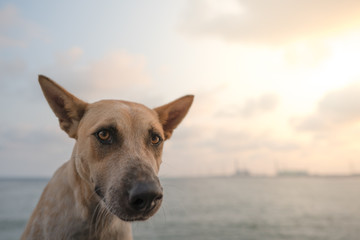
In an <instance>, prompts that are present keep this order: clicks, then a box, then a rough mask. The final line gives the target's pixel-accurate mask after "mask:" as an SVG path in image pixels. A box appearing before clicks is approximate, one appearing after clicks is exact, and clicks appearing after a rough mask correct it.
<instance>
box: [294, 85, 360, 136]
mask: <svg viewBox="0 0 360 240" xmlns="http://www.w3.org/2000/svg"><path fill="white" fill-rule="evenodd" d="M358 122H360V82H355V83H352V84H350V85H348V86H345V87H344V88H341V89H338V90H334V91H331V92H328V93H327V94H325V95H324V96H323V97H322V99H320V101H319V102H318V104H317V108H316V110H315V112H314V113H312V114H310V115H309V116H306V117H304V118H302V119H295V120H294V121H293V124H294V125H295V126H296V128H297V129H298V130H302V131H314V132H317V131H322V130H331V129H336V128H340V127H342V126H347V125H351V124H354V123H358Z"/></svg>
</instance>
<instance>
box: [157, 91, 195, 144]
mask: <svg viewBox="0 0 360 240" xmlns="http://www.w3.org/2000/svg"><path fill="white" fill-rule="evenodd" d="M193 100H194V96H193V95H187V96H184V97H182V98H179V99H177V100H175V101H172V102H171V103H168V104H166V105H163V106H161V107H157V108H155V109H154V110H155V112H157V114H158V116H159V119H160V123H161V124H162V126H163V129H164V133H165V139H169V138H170V137H171V134H172V132H173V130H174V129H175V128H176V127H177V126H178V125H179V123H180V122H181V121H182V120H183V119H184V117H185V116H186V114H187V113H188V111H189V109H190V107H191V104H192V102H193Z"/></svg>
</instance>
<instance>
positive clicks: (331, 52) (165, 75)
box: [0, 0, 360, 177]
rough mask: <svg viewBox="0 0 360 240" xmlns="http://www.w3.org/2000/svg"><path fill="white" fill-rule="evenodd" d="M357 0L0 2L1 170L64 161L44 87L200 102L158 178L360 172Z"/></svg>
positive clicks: (20, 171) (45, 168)
mask: <svg viewBox="0 0 360 240" xmlns="http://www.w3.org/2000/svg"><path fill="white" fill-rule="evenodd" d="M359 12H360V1H357V0H344V1H334V0H326V1H325V0H318V1H310V0H292V1H280V0H269V1H264V0H263V1H260V0H226V1H217V0H188V1H186V0H172V1H164V0H153V1H145V0H134V1H115V0H108V1H83V0H80V1H69V0H64V1H56V2H55V1H45V0H33V1H25V0H18V1H16V0H15V1H6V0H0V110H1V117H0V126H1V127H0V177H1V176H17V177H18V176H22V177H29V176H30V177H35V176H41V177H42V176H44V177H48V176H51V175H52V174H53V172H54V171H55V170H56V169H57V168H58V167H59V166H60V165H61V164H63V163H64V162H65V161H67V160H68V159H69V158H70V155H71V152H72V147H73V145H74V140H73V139H70V138H68V137H67V135H66V133H64V132H62V131H61V130H60V128H59V126H58V121H57V119H56V117H55V115H54V114H53V113H52V111H51V109H50V108H49V106H48V105H47V102H46V101H45V98H44V97H43V95H42V92H41V90H40V87H39V85H38V81H37V76H38V74H43V75H46V76H48V77H50V78H51V79H53V80H55V81H56V82H58V83H59V84H60V85H62V86H63V87H65V88H66V89H67V90H68V91H70V92H71V93H73V94H74V95H76V96H77V97H79V98H80V99H83V100H85V101H87V102H95V101H98V100H100V99H123V100H129V101H135V102H140V103H142V104H144V105H146V106H148V107H151V108H153V107H157V106H160V105H163V104H165V103H168V102H170V101H172V100H174V99H176V98H178V97H181V96H183V95H186V94H194V95H195V101H194V104H193V106H192V108H191V110H190V112H189V114H188V115H187V117H186V118H185V120H184V121H183V122H182V123H181V124H180V126H179V127H178V128H177V129H176V130H175V132H174V134H173V136H172V138H171V139H170V140H168V141H167V142H166V143H165V147H164V154H163V164H162V166H161V170H160V175H161V176H164V177H176V176H205V175H225V174H232V173H234V171H235V170H236V168H239V169H247V170H249V171H251V172H252V173H254V174H266V175H274V174H275V173H276V171H278V170H307V171H309V172H310V173H313V174H347V173H356V172H360V137H359V136H360V65H359V64H360V14H359Z"/></svg>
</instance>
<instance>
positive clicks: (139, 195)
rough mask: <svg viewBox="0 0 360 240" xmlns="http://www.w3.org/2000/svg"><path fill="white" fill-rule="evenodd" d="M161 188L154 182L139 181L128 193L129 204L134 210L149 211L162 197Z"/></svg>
mask: <svg viewBox="0 0 360 240" xmlns="http://www.w3.org/2000/svg"><path fill="white" fill-rule="evenodd" d="M162 197H163V194H162V189H161V187H160V186H159V184H158V183H156V182H140V183H137V184H135V185H134V186H133V188H132V189H131V190H130V193H129V204H130V206H131V207H132V208H133V209H134V210H135V211H139V212H142V211H150V210H152V209H153V208H154V207H155V206H156V205H157V204H158V203H159V201H160V200H161V199H162Z"/></svg>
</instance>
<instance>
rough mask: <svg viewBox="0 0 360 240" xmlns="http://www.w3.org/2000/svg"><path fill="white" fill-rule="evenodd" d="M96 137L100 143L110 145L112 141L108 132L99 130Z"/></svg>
mask: <svg viewBox="0 0 360 240" xmlns="http://www.w3.org/2000/svg"><path fill="white" fill-rule="evenodd" d="M96 136H97V138H98V139H99V140H100V142H101V143H105V144H110V143H111V141H112V139H111V133H110V132H109V131H108V130H101V131H99V132H97V133H96Z"/></svg>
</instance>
